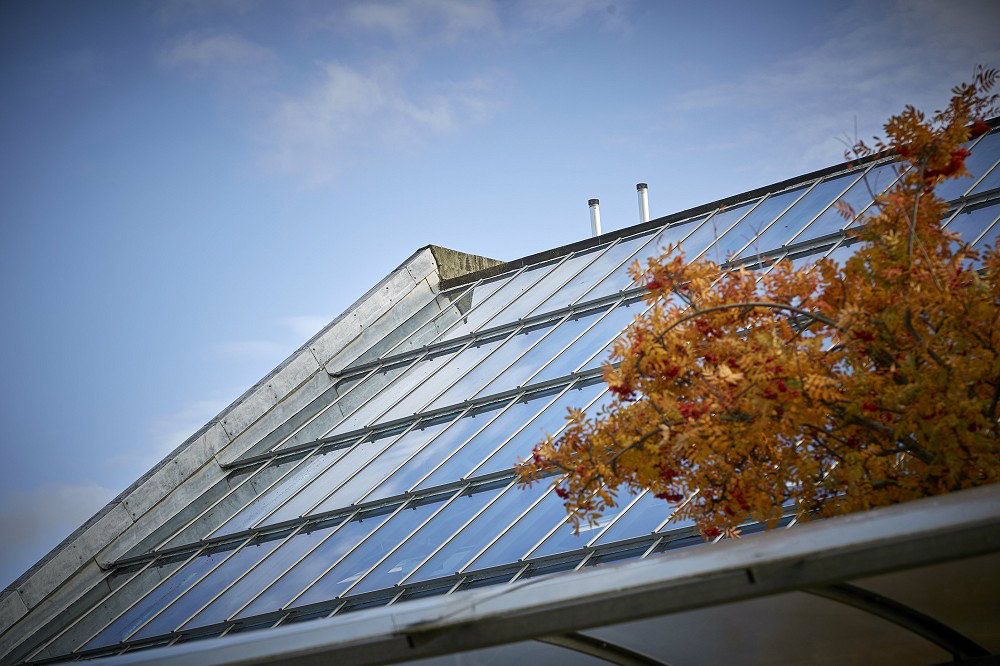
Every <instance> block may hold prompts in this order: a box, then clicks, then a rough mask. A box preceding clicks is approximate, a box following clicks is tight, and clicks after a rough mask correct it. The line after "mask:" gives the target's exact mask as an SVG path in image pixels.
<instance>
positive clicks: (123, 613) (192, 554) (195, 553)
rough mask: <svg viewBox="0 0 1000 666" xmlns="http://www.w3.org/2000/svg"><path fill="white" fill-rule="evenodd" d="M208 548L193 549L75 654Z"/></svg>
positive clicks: (82, 644) (83, 643)
mask: <svg viewBox="0 0 1000 666" xmlns="http://www.w3.org/2000/svg"><path fill="white" fill-rule="evenodd" d="M206 550H208V546H204V547H202V548H195V549H194V550H193V551H191V555H190V556H189V557H188V558H187V559H186V560H184V561H183V562H181V564H180V566H178V567H177V568H176V569H174V570H173V571H171V572H170V574H169V575H168V576H167V577H166V578H164V579H163V580H161V581H160V582H159V583H157V584H156V585H154V586H153V587H151V588H150V589H149V590H147V591H146V593H145V594H142V595H139V597H138V598H136V599H135V600H133V601H132V603H130V604H129V605H128V606H126V607H125V608H124V609H122V611H121V612H119V613H118V614H117V615H115V616H114V617H113V618H111V619H110V620H108V621H107V622H106V623H105V624H104V625H102V626H101V627H100V628H99V629H98V630H97V631H95V632H94V633H93V634H91V635H90V637H88V638H87V639H86V640H84V641H83V642H82V643H80V645H78V646H77V647H76V649H74V650H73V653H74V654H75V653H77V652H79V651H80V650H81V649H82V648H83V646H85V645H87V644H88V643H90V641H92V640H94V639H95V638H97V637H98V636H99V635H100V634H101V632H102V631H104V630H105V629H107V628H108V627H110V626H111V625H112V624H114V623H115V622H117V621H118V619H119V618H121V617H122V616H123V615H125V614H126V613H128V612H129V611H130V610H132V609H133V608H134V607H135V606H136V604H138V603H139V602H140V601H142V600H143V599H145V598H146V597H148V596H149V595H151V594H152V593H153V592H155V591H156V590H157V589H159V588H160V587H162V586H163V585H166V584H167V581H169V580H170V579H171V578H173V577H174V575H175V574H176V573H177V572H178V571H181V570H182V569H184V567H186V566H187V565H188V564H190V563H191V562H193V561H194V560H195V558H196V557H199V556H200V555H201V554H202V553H204V552H205V551H206ZM152 563H153V561H150V564H152ZM121 589H122V588H118V590H116V592H117V591H120V590H121ZM96 608H97V607H96V606H95V607H94V609H96ZM94 609H92V610H94Z"/></svg>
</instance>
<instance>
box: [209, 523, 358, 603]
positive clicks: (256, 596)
mask: <svg viewBox="0 0 1000 666" xmlns="http://www.w3.org/2000/svg"><path fill="white" fill-rule="evenodd" d="M358 513H360V512H359V511H353V512H351V513H350V514H348V515H347V517H346V518H345V519H344V520H343V521H342V522H341V523H340V524H338V525H337V526H335V527H334V528H333V529H332V530H330V533H329V534H327V535H326V536H325V537H323V538H322V539H320V541H319V542H318V543H317V544H316V545H314V546H313V547H312V548H310V549H309V550H307V551H306V552H304V553H302V555H300V556H299V558H298V559H297V560H295V561H294V562H292V563H291V564H289V565H288V566H287V567H285V568H284V570H282V571H281V573H279V574H278V575H277V576H275V577H274V578H272V579H271V582H270V583H268V584H267V585H265V586H264V587H262V588H260V590H258V591H257V594H255V595H253V596H252V597H250V598H249V599H248V600H247V601H246V603H244V604H243V605H242V606H240V607H239V608H237V609H236V610H235V611H233V613H232V614H231V615H230V616H229V617H228V618H226V621H227V622H232V621H233V620H234V618H235V617H236V616H237V615H239V614H240V613H242V612H243V609H244V608H246V607H247V606H249V605H250V604H252V603H253V602H254V601H256V600H257V598H258V597H260V595H262V594H264V592H266V591H267V590H269V589H270V588H271V587H272V586H273V585H274V584H275V583H277V582H278V581H279V580H281V578H282V577H283V576H284V575H285V574H286V573H288V572H289V571H291V570H292V569H294V568H295V567H297V566H298V565H299V562H301V561H302V560H304V559H305V558H307V557H309V555H310V554H311V553H312V552H313V551H314V550H316V549H317V548H319V547H320V546H322V545H323V544H324V543H326V542H327V541H328V540H329V539H330V537H332V536H333V535H334V534H336V533H337V532H339V531H340V529H341V528H342V527H343V526H344V525H346V524H347V523H349V522H351V521H352V520H353V519H354V518H355V517H356V516H357V515H358ZM303 529H305V523H303V524H302V525H301V526H300V527H299V529H297V530H296V531H295V532H294V533H293V534H290V535H289V536H288V538H289V539H291V538H292V537H293V536H295V535H296V534H299V533H300V532H301V531H302V530H303ZM275 552H277V548H276V549H275V550H274V551H272V553H271V555H273V554H274V553H275ZM271 555H268V556H267V557H265V558H264V560H266V559H267V558H268V557H271ZM264 560H261V562H263V561H264ZM259 564H260V563H259V562H258V565H259ZM254 568H256V567H254ZM278 610H284V607H282V608H279V609H278Z"/></svg>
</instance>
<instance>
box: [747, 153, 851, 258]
mask: <svg viewBox="0 0 1000 666" xmlns="http://www.w3.org/2000/svg"><path fill="white" fill-rule="evenodd" d="M860 175H861V174H859V173H858V172H857V171H855V172H853V173H848V174H843V175H840V176H836V177H834V178H828V179H827V180H824V181H823V182H821V183H820V184H819V185H817V186H816V187H814V188H813V189H811V190H810V191H809V192H808V193H806V195H805V196H803V197H802V199H801V200H799V201H798V202H796V204H795V205H794V206H792V207H791V208H790V209H789V210H788V212H786V213H785V214H784V215H782V216H781V217H779V218H778V220H777V221H776V222H775V223H774V224H772V225H771V226H770V227H768V228H767V230H765V231H764V232H763V233H762V234H760V235H759V236H758V237H757V238H756V239H755V240H754V242H753V243H751V244H750V245H749V246H748V247H747V248H746V249H745V250H743V252H741V253H740V255H739V256H740V257H741V258H746V257H750V256H753V255H754V254H757V253H765V252H768V251H770V250H775V249H777V248H779V247H782V246H783V245H785V244H786V243H787V242H788V241H789V239H790V238H791V237H792V236H793V235H795V234H796V233H797V232H798V231H799V230H800V229H802V227H803V226H805V224H806V223H807V222H809V220H811V219H812V218H814V217H816V215H818V214H819V212H820V211H821V210H823V209H824V208H826V206H828V205H829V204H831V203H832V202H833V199H834V197H836V196H837V195H839V194H840V193H841V192H843V191H844V190H845V189H846V188H847V187H848V186H849V185H850V184H851V183H853V182H855V181H857V179H858V178H859V177H860Z"/></svg>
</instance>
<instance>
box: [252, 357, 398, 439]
mask: <svg viewBox="0 0 1000 666" xmlns="http://www.w3.org/2000/svg"><path fill="white" fill-rule="evenodd" d="M381 368H382V366H381V365H378V366H375V367H373V368H371V369H370V370H369V371H368V372H367V373H366V374H364V375H363V376H362V377H361V379H359V380H358V381H357V382H355V383H354V385H353V386H351V387H350V388H349V389H347V390H346V391H344V392H343V393H341V394H340V395H338V396H337V397H336V398H334V399H333V400H331V401H330V404H328V405H326V406H325V407H323V408H322V409H321V410H319V411H318V412H316V413H315V414H313V415H312V416H310V417H309V418H308V419H307V420H306V421H305V422H304V423H303V424H302V425H300V426H299V427H298V428H295V430H293V431H292V432H290V433H289V434H288V435H287V436H285V437H282V438H281V440H279V441H278V442H277V443H276V444H275V445H274V446H272V447H271V448H269V449H268V452H274V451H276V450H277V449H278V447H280V446H281V445H282V444H284V443H285V442H287V441H288V440H290V439H291V438H292V437H294V436H295V435H297V434H299V433H300V432H301V431H302V430H303V429H304V428H305V427H306V426H308V425H309V424H310V423H312V422H313V421H315V420H316V419H318V418H319V417H320V416H322V415H323V414H325V413H326V412H327V411H328V410H330V409H332V408H333V406H334V405H337V404H339V403H340V401H341V400H342V399H343V398H344V397H346V396H348V395H350V394H351V392H352V391H353V390H354V389H356V388H357V387H359V386H361V385H362V384H364V383H365V381H366V380H367V379H369V378H370V377H371V376H372V375H374V374H375V373H376V372H378V371H379V370H380V369H381ZM352 413H353V412H352ZM344 418H347V416H346V415H345V416H344ZM344 418H342V419H340V421H338V422H337V423H340V422H341V421H343V420H344ZM278 427H280V426H275V428H276V429H277V428H278ZM334 427H336V426H334ZM272 432H273V431H272Z"/></svg>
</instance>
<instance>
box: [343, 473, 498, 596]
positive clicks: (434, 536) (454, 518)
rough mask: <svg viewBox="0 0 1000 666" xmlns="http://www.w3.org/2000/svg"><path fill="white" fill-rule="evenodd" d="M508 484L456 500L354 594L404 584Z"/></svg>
mask: <svg viewBox="0 0 1000 666" xmlns="http://www.w3.org/2000/svg"><path fill="white" fill-rule="evenodd" d="M507 484H508V482H507V481H503V482H502V484H500V485H498V484H495V483H494V484H490V485H488V486H483V487H480V488H477V489H475V490H469V491H466V492H464V493H462V495H461V497H458V498H456V499H455V501H453V502H452V503H451V504H449V505H448V506H446V507H445V508H444V509H442V510H441V512H440V513H438V514H437V515H435V516H434V517H433V518H431V519H430V521H428V522H427V523H426V524H425V525H424V526H423V527H421V528H420V529H419V530H418V531H417V532H416V533H415V534H413V536H411V537H410V538H409V539H407V540H406V542H405V543H404V544H403V545H402V546H400V547H399V548H398V549H397V550H396V551H395V552H393V553H392V554H391V555H390V556H389V557H388V558H386V559H385V560H384V561H383V562H382V563H381V564H379V565H378V566H377V567H375V569H373V570H372V571H371V572H370V573H369V574H368V575H366V576H365V577H364V580H362V581H361V582H360V583H359V584H358V585H357V586H355V587H353V588H351V594H361V593H363V592H371V591H373V590H378V589H382V588H386V587H392V586H393V585H395V584H396V583H398V582H400V581H401V580H402V578H403V577H404V576H405V575H406V574H408V573H409V572H410V571H412V570H413V569H414V568H415V567H416V566H417V565H419V564H420V562H422V561H423V559H424V558H425V557H427V556H428V555H430V554H431V553H432V552H434V549H436V548H437V547H438V546H440V545H441V544H442V543H444V542H445V541H447V540H448V538H449V537H451V535H452V534H454V533H455V532H456V531H457V529H458V528H459V526H460V525H464V524H465V522H466V521H468V520H469V519H471V518H472V517H473V516H474V515H476V514H477V513H478V512H479V511H480V510H481V509H482V508H483V507H485V506H486V505H487V504H488V503H490V502H491V501H493V499H494V498H495V497H496V496H497V495H499V494H500V493H501V492H502V491H503V489H504V488H506V487H507Z"/></svg>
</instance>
